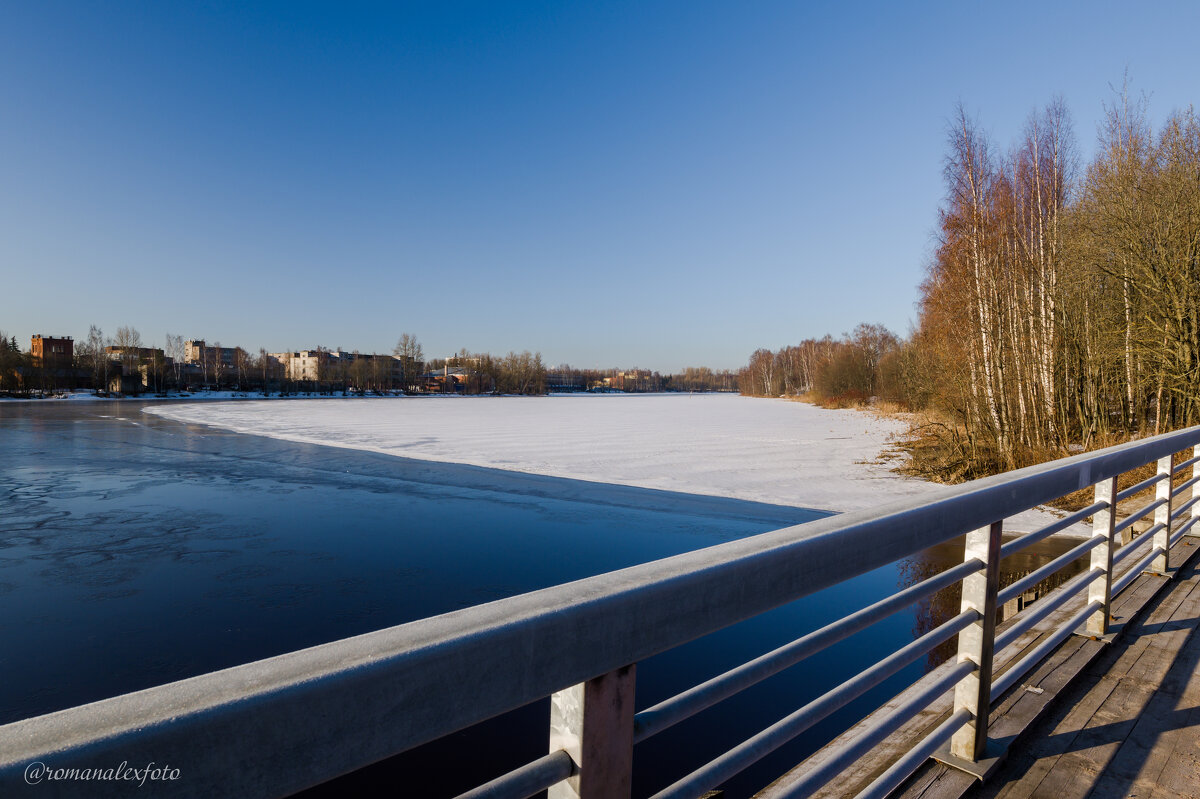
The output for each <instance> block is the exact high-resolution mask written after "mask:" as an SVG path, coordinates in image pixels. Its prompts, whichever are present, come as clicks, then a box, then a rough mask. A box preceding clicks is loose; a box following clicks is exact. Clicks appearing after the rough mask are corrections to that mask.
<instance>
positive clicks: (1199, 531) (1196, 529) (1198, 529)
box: [1188, 444, 1200, 536]
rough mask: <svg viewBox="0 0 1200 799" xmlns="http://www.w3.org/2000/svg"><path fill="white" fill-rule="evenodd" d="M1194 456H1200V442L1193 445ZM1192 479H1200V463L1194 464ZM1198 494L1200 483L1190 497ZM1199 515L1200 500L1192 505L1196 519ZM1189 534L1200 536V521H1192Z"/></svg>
mask: <svg viewBox="0 0 1200 799" xmlns="http://www.w3.org/2000/svg"><path fill="white" fill-rule="evenodd" d="M1192 457H1193V458H1200V444H1197V445H1196V446H1194V447H1192ZM1192 479H1193V480H1200V463H1196V464H1194V465H1193V466H1192ZM1198 496H1200V483H1197V484H1195V485H1193V486H1192V496H1191V497H1189V499H1192V498H1193V497H1198ZM1197 516H1200V502H1197V503H1195V504H1194V505H1192V512H1191V517H1192V518H1193V519H1194V518H1196V517H1197ZM1188 535H1194V536H1200V521H1196V522H1192V526H1191V527H1189V528H1188Z"/></svg>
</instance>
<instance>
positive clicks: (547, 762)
mask: <svg viewBox="0 0 1200 799" xmlns="http://www.w3.org/2000/svg"><path fill="white" fill-rule="evenodd" d="M574 771H575V761H573V760H571V756H570V755H568V754H567V753H566V752H564V751H563V750H561V749H559V750H558V751H557V752H551V753H550V754H548V755H545V756H543V757H539V758H538V759H537V760H535V761H533V762H532V763H529V764H528V765H524V766H521V767H520V768H519V769H514V770H513V771H510V772H508V773H507V774H505V775H503V776H501V777H497V778H496V779H494V780H492V781H491V782H488V783H486V784H484V785H480V786H479V787H478V788H475V789H474V790H471V791H467V792H466V793H464V794H460V795H459V796H458V799H529V797H531V796H533V795H534V794H537V793H539V792H541V791H544V790H546V789H547V788H549V787H551V786H552V785H557V784H558V783H560V782H562V781H563V780H565V779H567V778H568V777H570V776H571V774H572V773H574Z"/></svg>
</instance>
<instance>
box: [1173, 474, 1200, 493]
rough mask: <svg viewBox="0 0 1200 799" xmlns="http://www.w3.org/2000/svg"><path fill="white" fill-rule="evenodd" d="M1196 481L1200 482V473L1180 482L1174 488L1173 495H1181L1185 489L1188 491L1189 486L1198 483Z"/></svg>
mask: <svg viewBox="0 0 1200 799" xmlns="http://www.w3.org/2000/svg"><path fill="white" fill-rule="evenodd" d="M1196 483H1200V475H1197V476H1196V477H1193V478H1192V479H1191V480H1188V481H1187V482H1186V483H1180V484H1179V485H1177V486H1175V488H1174V490H1173V495H1174V496H1179V495H1180V494H1182V493H1183V492H1184V491H1187V490H1188V489H1189V488H1191V487H1192V486H1194V485H1196Z"/></svg>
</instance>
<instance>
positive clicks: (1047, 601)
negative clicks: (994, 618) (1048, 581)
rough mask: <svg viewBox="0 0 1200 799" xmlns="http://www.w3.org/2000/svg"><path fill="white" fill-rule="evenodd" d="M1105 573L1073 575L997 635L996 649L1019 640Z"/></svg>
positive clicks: (1093, 572) (1092, 572)
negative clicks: (1023, 634)
mask: <svg viewBox="0 0 1200 799" xmlns="http://www.w3.org/2000/svg"><path fill="white" fill-rule="evenodd" d="M1103 574H1104V573H1103V572H1100V571H1085V572H1084V573H1083V574H1080V575H1078V576H1076V577H1073V578H1071V580H1069V581H1068V582H1066V583H1064V584H1063V585H1061V586H1059V587H1058V588H1057V589H1056V590H1055V591H1054V592H1053V593H1052V594H1050V595H1049V596H1045V597H1042V598H1041V599H1039V600H1038V601H1037V602H1036V603H1035V604H1034V606H1033V608H1032V609H1030V610H1026V611H1025V612H1024V613H1021V614H1020V615H1019V616H1018V617H1017V621H1016V622H1015V623H1014V624H1013V625H1012V626H1011V627H1008V628H1007V629H1006V630H1005V631H1004V632H1002V633H1000V634H999V635H997V636H996V643H995V647H996V651H1000V650H1002V649H1004V648H1005V647H1006V646H1008V645H1009V644H1011V643H1012V642H1013V641H1015V640H1017V638H1019V637H1020V636H1021V634H1022V633H1025V632H1027V631H1029V630H1031V629H1033V627H1034V626H1036V625H1037V623H1038V622H1040V621H1042V620H1043V619H1045V618H1046V617H1047V616H1049V615H1050V614H1051V613H1053V612H1054V611H1056V610H1058V609H1059V608H1061V607H1062V606H1063V605H1065V604H1066V603H1067V602H1068V601H1069V600H1070V599H1071V598H1072V597H1074V596H1075V595H1076V594H1078V593H1079V592H1080V591H1082V590H1083V589H1084V588H1087V587H1088V586H1089V585H1091V584H1092V582H1093V581H1095V580H1098V579H1100V577H1102V576H1103Z"/></svg>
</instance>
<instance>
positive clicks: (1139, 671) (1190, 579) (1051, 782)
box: [760, 538, 1200, 799]
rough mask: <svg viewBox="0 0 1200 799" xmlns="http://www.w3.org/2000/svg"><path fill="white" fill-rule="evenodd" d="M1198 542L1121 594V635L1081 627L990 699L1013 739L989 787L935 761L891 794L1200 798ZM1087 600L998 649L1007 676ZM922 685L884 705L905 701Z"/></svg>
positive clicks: (878, 765) (927, 723) (831, 791)
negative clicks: (1170, 570) (1100, 635)
mask: <svg viewBox="0 0 1200 799" xmlns="http://www.w3.org/2000/svg"><path fill="white" fill-rule="evenodd" d="M1197 543H1200V542H1198V540H1197V539H1195V538H1185V539H1184V540H1183V541H1181V542H1180V543H1179V544H1177V545H1176V546H1175V547H1174V548H1172V552H1171V558H1172V563H1173V564H1183V565H1182V567H1181V568H1179V570H1178V572H1177V574H1176V575H1175V577H1174V578H1173V579H1171V580H1168V579H1167V578H1164V577H1160V576H1157V575H1150V574H1146V575H1143V576H1141V577H1139V578H1137V579H1136V580H1134V582H1133V583H1132V584H1131V585H1130V586H1129V588H1128V589H1127V590H1125V591H1124V592H1122V594H1121V595H1120V596H1119V597H1117V598H1115V600H1114V604H1113V611H1112V614H1113V619H1114V621H1115V622H1116V623H1117V624H1116V625H1114V626H1115V627H1117V628H1118V629H1119V633H1118V635H1117V637H1116V639H1115V641H1114V642H1113V643H1110V644H1105V643H1102V642H1100V641H1096V640H1093V639H1089V638H1084V637H1082V636H1076V637H1073V638H1070V639H1068V640H1067V641H1066V642H1065V643H1064V644H1063V645H1062V646H1060V647H1059V648H1058V650H1057V651H1055V653H1054V654H1052V655H1051V656H1050V657H1049V658H1048V659H1047V660H1046V661H1045V662H1043V663H1042V664H1041V665H1040V666H1038V667H1037V668H1035V669H1034V671H1032V672H1031V673H1030V674H1029V675H1027V677H1026V679H1025V681H1023V682H1022V683H1021V684H1020V685H1018V686H1017V687H1016V688H1015V689H1014V690H1013V691H1011V692H1009V694H1008V695H1007V696H1005V697H1003V698H1002V699H1001V700H1000V701H999V702H997V703H995V704H994V705H993V708H992V712H991V716H990V718H991V721H990V725H989V729H990V737H992V738H993V739H995V740H996V741H997V742H998V743H1000V744H1001V745H1002V746H1004V747H1006V748H1007V757H1006V758H1005V760H1004V761H1003V763H1002V764H1001V766H1000V767H999V769H998V770H997V771H996V772H995V773H993V774H992V775H991V776H989V778H988V780H987V782H986V783H985V784H981V783H979V782H978V781H977V780H976V779H975V778H974V777H972V776H970V775H968V774H966V773H964V772H961V771H957V770H955V769H951V768H949V767H947V766H944V765H942V764H940V763H936V762H933V761H929V762H927V763H926V764H925V765H924V766H923V767H922V768H921V769H919V770H918V771H917V773H916V774H915V775H913V777H912V778H911V779H910V780H909V782H908V783H907V784H906V785H904V786H902V787H901V789H900V790H898V791H897V792H896V794H895V796H897V797H902V799H958V797H964V796H965V797H1003V799H1010V798H1011V799H1018V798H1023V797H1049V798H1050V799H1071V798H1072V797H1139V798H1141V797H1156V798H1157V797H1163V798H1164V799H1165V798H1166V797H1187V799H1200V666H1198V664H1200V546H1197ZM1082 601H1083V600H1082V598H1080V599H1079V600H1078V601H1077V602H1072V603H1069V604H1068V605H1067V606H1066V607H1064V608H1063V609H1062V610H1061V611H1058V612H1057V613H1055V614H1054V615H1052V616H1051V617H1050V618H1049V619H1048V620H1047V622H1045V623H1044V624H1043V625H1039V626H1038V627H1035V628H1034V629H1033V630H1031V631H1030V632H1029V633H1026V634H1025V635H1024V636H1021V637H1020V638H1018V640H1017V641H1015V642H1014V643H1013V644H1012V645H1011V646H1009V647H1008V648H1006V650H1005V651H1004V652H1002V653H997V658H996V660H997V664H998V671H999V672H1000V673H1003V670H1004V668H1005V667H1006V666H1007V665H1008V664H1011V663H1013V662H1015V661H1017V660H1019V659H1020V658H1021V657H1022V656H1023V655H1024V654H1026V653H1027V652H1028V651H1030V650H1031V649H1032V648H1033V647H1035V646H1036V645H1037V644H1038V643H1039V642H1040V641H1041V640H1043V639H1044V638H1045V636H1046V635H1047V634H1048V633H1047V630H1048V629H1051V628H1052V627H1053V626H1055V625H1057V624H1059V623H1061V619H1062V618H1064V617H1068V616H1069V615H1070V614H1071V613H1072V612H1074V609H1076V608H1078V607H1082ZM934 674H936V672H935V673H934ZM932 676H933V675H930V677H932ZM920 684H921V683H918V684H917V685H916V686H913V688H911V689H909V690H908V691H906V692H904V693H902V694H900V695H899V696H897V697H896V698H894V699H893V700H892V701H891V702H889V703H887V704H886V705H885V706H884V707H883V708H881V709H880V711H878V712H887V710H888V708H890V707H894V706H897V705H899V704H900V703H902V702H903V701H904V700H905V699H906V697H907V696H908V695H910V694H911V693H913V692H915V691H916V690H918V689H919V686H920ZM949 711H950V697H949V696H945V697H943V698H942V700H941V701H940V702H935V703H934V704H933V705H931V706H930V707H929V708H928V709H927V710H926V711H925V712H924V713H922V714H921V715H919V716H917V717H916V718H914V719H913V720H912V721H911V722H909V723H908V724H906V725H905V726H904V728H902V729H901V730H900V731H898V732H897V734H896V735H894V736H893V737H892V738H890V739H889V742H888V744H887V745H886V746H885V747H883V748H881V749H880V750H879V751H878V752H877V753H876V754H877V755H878V756H868V757H865V758H863V759H862V760H860V761H858V762H857V763H856V764H854V765H853V766H852V767H851V768H850V769H848V770H847V771H845V772H843V774H842V775H841V777H840V778H839V779H838V780H836V781H835V782H834V783H832V784H830V785H827V786H825V788H823V789H822V790H820V791H819V792H818V793H817V794H816V796H818V797H821V798H822V799H833V798H834V797H848V796H854V795H855V794H857V793H858V791H859V790H861V789H862V788H864V787H866V785H867V784H869V783H870V782H871V780H873V779H874V778H875V777H876V776H878V775H879V774H880V773H881V772H882V771H883V770H884V769H885V768H886V767H887V765H888V764H889V763H890V762H891V761H892V760H893V759H894V758H895V757H896V756H898V753H899V752H902V751H905V750H906V749H907V748H909V747H911V746H913V745H914V744H915V742H916V741H918V740H920V738H921V737H923V736H924V735H925V734H926V733H927V732H928V731H929V730H932V729H933V728H934V727H935V726H937V724H939V723H941V721H943V720H944V719H945V718H946V717H947V716H948V715H949ZM867 723H868V720H864V721H863V722H862V723H860V724H859V725H857V726H856V727H854V728H852V729H851V730H849V731H847V733H846V734H845V735H843V736H841V737H840V738H839V739H838V740H835V741H834V742H832V743H831V744H830V745H829V746H827V747H826V748H825V749H823V750H821V751H820V752H818V753H817V754H815V755H813V757H812V758H810V759H809V760H808V761H806V762H805V763H803V764H801V765H800V766H799V767H798V768H797V769H795V770H794V771H793V772H791V773H789V774H787V775H785V776H784V777H783V778H781V779H780V780H778V781H777V782H776V783H774V784H773V785H772V786H770V787H769V788H767V789H766V790H765V791H763V792H762V794H760V796H762V797H764V798H771V797H779V796H786V795H788V793H789V790H788V787H789V785H791V784H794V783H796V782H798V781H799V780H801V779H802V778H803V777H804V775H805V774H807V773H809V772H810V771H811V770H812V769H814V768H816V767H817V766H819V765H820V764H821V763H823V762H825V761H826V760H828V759H830V758H832V757H835V756H836V755H837V754H838V752H839V751H840V750H841V749H842V748H843V747H845V746H847V745H848V744H849V743H850V742H852V741H853V739H854V738H855V737H857V735H858V734H859V731H860V729H862V728H865V726H866V725H867Z"/></svg>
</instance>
